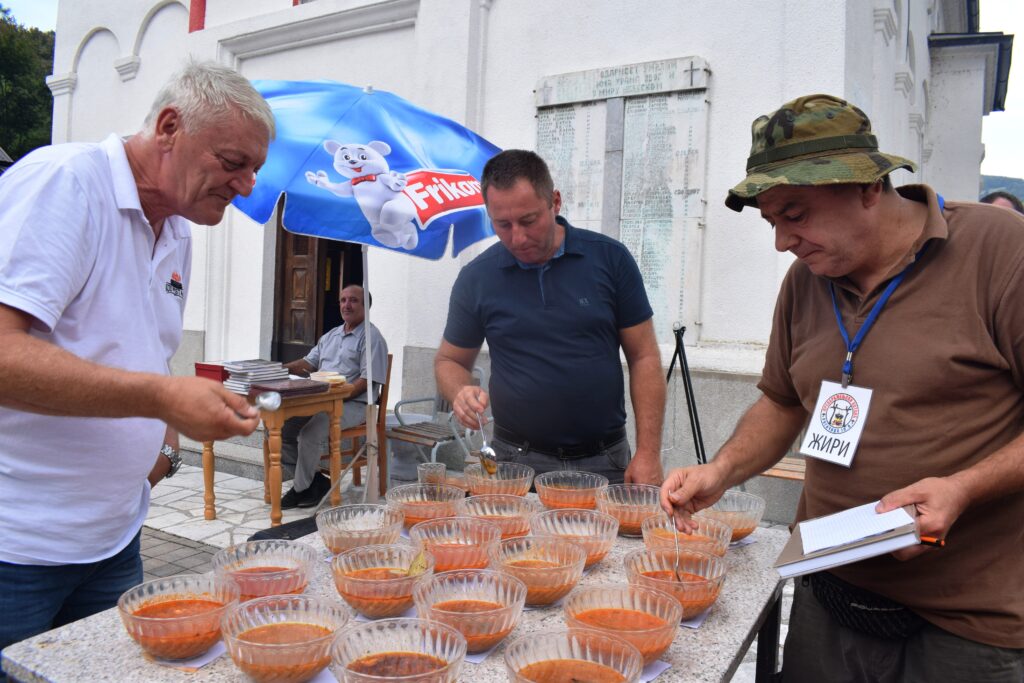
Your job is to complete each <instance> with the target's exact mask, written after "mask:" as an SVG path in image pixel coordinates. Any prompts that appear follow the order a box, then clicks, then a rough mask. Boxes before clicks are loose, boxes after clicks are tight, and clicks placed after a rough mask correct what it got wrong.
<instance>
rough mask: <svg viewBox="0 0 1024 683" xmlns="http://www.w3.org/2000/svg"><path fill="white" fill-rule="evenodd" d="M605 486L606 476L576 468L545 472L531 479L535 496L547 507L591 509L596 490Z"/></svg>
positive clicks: (593, 504)
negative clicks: (535, 492)
mask: <svg viewBox="0 0 1024 683" xmlns="http://www.w3.org/2000/svg"><path fill="white" fill-rule="evenodd" d="M607 486H608V478H607V477H603V476H601V475H600V474H593V473H591V472H580V471H578V470H558V471H555V472H545V473H544V474H538V475H537V477H536V478H535V479H534V480H533V487H534V488H535V489H536V490H537V497H538V498H540V502H541V504H543V505H544V507H546V508H548V509H555V508H559V509H561V508H576V509H581V510H593V509H594V507H595V506H596V505H597V492H598V491H600V490H601V489H603V488H605V487H607Z"/></svg>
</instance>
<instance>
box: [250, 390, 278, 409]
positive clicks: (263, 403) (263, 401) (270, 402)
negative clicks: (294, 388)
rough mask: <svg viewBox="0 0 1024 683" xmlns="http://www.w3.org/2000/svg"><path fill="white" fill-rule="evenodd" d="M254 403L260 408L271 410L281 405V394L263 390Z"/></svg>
mask: <svg viewBox="0 0 1024 683" xmlns="http://www.w3.org/2000/svg"><path fill="white" fill-rule="evenodd" d="M255 405H256V407H257V408H259V409H260V410H269V411H270V412H273V411H275V410H277V409H278V408H280V407H281V394H279V393H277V392H276V391H264V392H263V393H262V394H260V395H259V396H257V397H256V401H255Z"/></svg>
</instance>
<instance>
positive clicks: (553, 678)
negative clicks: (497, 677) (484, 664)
mask: <svg viewBox="0 0 1024 683" xmlns="http://www.w3.org/2000/svg"><path fill="white" fill-rule="evenodd" d="M505 668H506V669H507V670H508V679H509V680H510V681H515V682H516V683H581V682H584V681H585V682H586V683H633V682H634V681H636V680H638V679H639V678H640V671H641V670H642V669H643V658H642V657H641V656H640V651H639V650H637V649H636V648H635V647H633V645H631V644H630V643H628V642H625V641H624V640H623V639H622V638H616V637H612V636H610V635H608V634H606V633H603V632H601V631H595V630H592V629H568V630H553V631H540V632H537V633H531V634H529V635H525V636H521V637H520V638H517V639H516V640H513V641H512V642H511V643H509V644H508V647H507V648H505Z"/></svg>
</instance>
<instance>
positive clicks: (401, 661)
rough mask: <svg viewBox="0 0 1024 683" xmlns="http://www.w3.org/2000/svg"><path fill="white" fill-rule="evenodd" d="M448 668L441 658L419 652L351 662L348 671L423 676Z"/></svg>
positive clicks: (371, 657)
mask: <svg viewBox="0 0 1024 683" xmlns="http://www.w3.org/2000/svg"><path fill="white" fill-rule="evenodd" d="M446 666H448V662H446V661H444V660H443V659H441V658H440V657H433V656H431V655H424V654H420V653H418V652H381V653H378V654H374V655H366V656H365V657H360V658H359V659H357V660H355V661H352V662H349V664H348V667H347V668H348V670H349V671H355V672H356V673H360V674H367V675H369V676H382V677H387V678H397V677H399V676H421V675H423V674H428V673H430V672H431V671H437V670H438V669H443V668H444V667H446Z"/></svg>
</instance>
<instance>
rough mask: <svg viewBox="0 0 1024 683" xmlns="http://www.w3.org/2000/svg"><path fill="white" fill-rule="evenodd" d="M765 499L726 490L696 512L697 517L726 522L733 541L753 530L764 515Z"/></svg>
mask: <svg viewBox="0 0 1024 683" xmlns="http://www.w3.org/2000/svg"><path fill="white" fill-rule="evenodd" d="M764 506H765V500H764V498H762V497H761V496H755V495H754V494H752V493H746V492H745V491H735V490H733V489H729V490H727V491H726V492H725V493H724V494H722V497H721V498H719V499H718V500H717V501H715V504H714V505H712V506H711V507H709V508H705V509H703V510H701V511H700V512H698V513H697V515H696V516H697V517H707V518H709V519H714V520H716V521H719V522H724V523H725V524H728V525H729V527H730V528H731V529H732V537H731V539H730V542H732V543H735V542H736V541H738V540H740V539H741V538H746V537H747V536H749V535H750V534H752V533H753V532H754V529H756V528H757V525H758V524H760V523H761V517H762V516H763V515H764Z"/></svg>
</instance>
